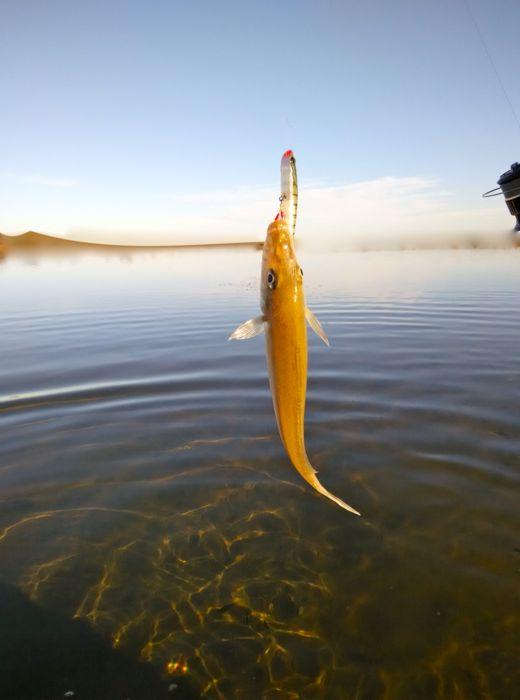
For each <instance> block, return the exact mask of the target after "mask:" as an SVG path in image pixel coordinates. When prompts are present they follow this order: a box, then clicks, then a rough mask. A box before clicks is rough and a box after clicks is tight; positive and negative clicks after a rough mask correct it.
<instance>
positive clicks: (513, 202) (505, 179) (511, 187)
mask: <svg viewBox="0 0 520 700" xmlns="http://www.w3.org/2000/svg"><path fill="white" fill-rule="evenodd" d="M497 185H498V187H495V189H493V190H489V192H485V193H484V194H483V195H482V196H483V197H496V196H497V195H499V194H503V195H504V199H505V200H506V204H507V208H508V209H509V212H510V213H511V214H512V215H513V216H515V217H516V225H515V228H514V230H515V231H520V163H513V164H512V165H511V168H510V169H509V170H507V171H506V172H505V173H502V175H501V176H500V177H499V178H498V180H497ZM499 190H500V191H501V192H500V191H499Z"/></svg>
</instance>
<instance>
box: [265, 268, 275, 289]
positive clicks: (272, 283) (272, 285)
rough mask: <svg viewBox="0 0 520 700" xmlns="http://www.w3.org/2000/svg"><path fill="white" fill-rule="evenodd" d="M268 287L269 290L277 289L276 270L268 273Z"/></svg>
mask: <svg viewBox="0 0 520 700" xmlns="http://www.w3.org/2000/svg"><path fill="white" fill-rule="evenodd" d="M267 286H268V287H269V289H275V288H276V272H275V271H274V270H269V272H268V273H267Z"/></svg>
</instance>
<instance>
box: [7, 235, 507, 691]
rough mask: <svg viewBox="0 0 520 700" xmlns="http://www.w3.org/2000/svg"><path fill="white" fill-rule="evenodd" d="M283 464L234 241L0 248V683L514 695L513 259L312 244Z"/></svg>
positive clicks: (247, 278) (254, 307)
mask: <svg viewBox="0 0 520 700" xmlns="http://www.w3.org/2000/svg"><path fill="white" fill-rule="evenodd" d="M300 259H301V262H302V266H303V267H304V270H305V280H306V289H307V298H308V302H309V305H310V306H311V307H312V308H313V310H314V311H315V313H316V315H317V316H318V317H319V318H320V320H321V321H322V323H323V325H324V327H325V330H326V332H327V333H328V335H329V338H330V341H331V348H330V349H327V348H326V347H325V346H324V345H322V344H320V341H319V340H318V339H317V338H316V337H315V336H313V337H312V338H309V341H310V347H309V353H310V357H309V388H308V403H307V421H306V426H307V447H308V452H309V455H310V457H311V458H312V461H313V464H314V465H315V466H316V467H317V468H318V469H319V470H320V478H321V480H322V482H323V483H324V485H325V486H326V487H327V488H329V489H330V490H332V491H333V492H334V493H336V494H337V495H338V496H340V497H341V498H343V499H344V500H346V501H347V502H348V503H351V504H352V505H353V506H355V507H357V508H359V510H360V511H361V512H362V513H363V517H362V518H356V517H354V516H351V515H349V514H348V513H346V512H345V511H342V510H340V509H339V508H337V507H335V506H334V504H332V503H330V502H329V501H327V500H325V499H324V498H320V497H319V496H317V495H316V494H315V493H314V492H312V490H311V489H310V487H308V486H307V485H306V484H305V483H304V482H303V481H302V480H301V479H300V477H299V476H298V474H297V473H296V472H295V471H294V469H293V468H292V467H291V465H290V463H289V462H288V460H287V458H286V457H285V455H284V452H283V449H282V446H281V444H280V441H279V438H278V435H277V432H276V427H275V423H274V418H273V412H272V405H271V400H270V395H269V390H268V384H267V375H266V368H265V358H264V346H263V340H262V339H261V338H257V339H254V340H250V341H247V342H243V343H227V342H226V337H227V335H228V333H229V332H230V331H231V330H233V329H234V327H235V326H236V325H237V324H238V323H240V322H241V321H243V320H245V319H246V318H250V317H251V316H253V315H256V314H257V313H258V304H259V301H258V292H257V284H258V282H257V280H258V273H259V267H260V253H259V252H258V251H257V250H254V249H249V248H237V249H199V250H195V249H191V250H189V249H186V250H177V251H170V252H159V251H158V252H155V253H146V252H140V253H139V252H135V253H132V254H129V253H126V252H122V253H121V254H120V255H115V254H110V255H96V254H93V253H86V254H84V255H80V254H76V255H72V254H71V255H70V256H62V257H57V256H47V255H43V254H41V253H38V254H35V255H34V256H30V257H29V258H24V259H20V258H19V257H17V256H16V255H14V256H8V257H6V258H4V260H3V261H0V262H1V264H0V313H1V315H0V321H1V326H0V332H1V349H2V359H1V363H0V428H1V441H0V504H1V508H0V629H1V634H0V638H1V641H0V662H1V663H0V673H1V678H0V691H1V696H2V697H3V698H6V697H9V698H16V699H17V700H18V699H21V698H38V699H42V700H43V699H47V698H61V697H63V696H64V693H65V692H67V691H69V690H73V691H74V692H75V698H76V699H77V700H78V699H79V700H83V699H88V700H91V699H93V698H105V697H106V698H121V699H123V698H131V699H132V700H139V698H154V699H155V698H158V699H159V698H163V697H164V698H175V697H177V698H198V697H205V698H226V699H227V698H240V699H244V700H249V699H255V698H265V699H266V700H267V699H268V700H271V699H272V700H275V699H278V698H279V699H285V698H287V699H289V698H295V699H296V698H327V699H329V698H332V699H336V698H337V699H340V698H341V699H343V698H348V699H350V698H356V699H359V700H361V699H362V698H363V699H366V700H372V699H375V698H384V699H385V700H401V699H403V698H404V699H409V698H413V699H416V698H418V699H420V698H446V699H450V700H452V699H461V698H471V699H474V698H507V699H510V698H513V697H518V696H519V695H518V693H519V692H520V689H519V678H518V675H516V676H515V674H517V661H518V654H519V651H520V649H519V619H518V611H519V609H520V606H519V602H520V601H519V596H518V591H519V587H518V579H519V571H520V539H519V536H518V533H519V489H518V486H519V466H520V457H519V452H520V410H519V409H520V272H519V270H520V267H519V265H520V250H504V251H484V250H475V251H437V252H436V251H423V252H393V253H383V252H381V253H336V254H334V255H330V256H325V255H316V254H312V253H311V252H310V251H305V250H302V251H301V253H300Z"/></svg>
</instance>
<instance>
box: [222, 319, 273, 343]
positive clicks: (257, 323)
mask: <svg viewBox="0 0 520 700" xmlns="http://www.w3.org/2000/svg"><path fill="white" fill-rule="evenodd" d="M264 322H265V318H264V316H256V317H255V318H250V319H249V321H245V322H244V323H241V324H240V325H239V326H238V328H235V330H234V331H233V333H231V335H230V336H229V338H228V340H247V339H248V338H254V337H255V335H260V333H262V331H263V330H264Z"/></svg>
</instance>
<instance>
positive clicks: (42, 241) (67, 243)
mask: <svg viewBox="0 0 520 700" xmlns="http://www.w3.org/2000/svg"><path fill="white" fill-rule="evenodd" d="M262 245H263V244H262V243H261V242H260V241H240V242H237V243H147V244H143V243H113V242H110V243H102V242H99V241H78V240H74V239H72V238H62V237H60V236H53V235H51V234H47V233H38V232H37V231H26V232H25V233H20V234H6V233H0V250H1V249H3V248H4V249H10V250H17V249H18V250H27V249H32V248H40V247H41V248H47V247H52V248H55V249H57V248H68V249H70V248H75V249H79V248H81V249H85V248H94V249H98V250H99V249H103V250H107V249H111V248H114V249H117V250H165V249H168V250H169V249H172V248H236V247H237V246H238V247H243V248H255V249H261V248H262Z"/></svg>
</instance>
